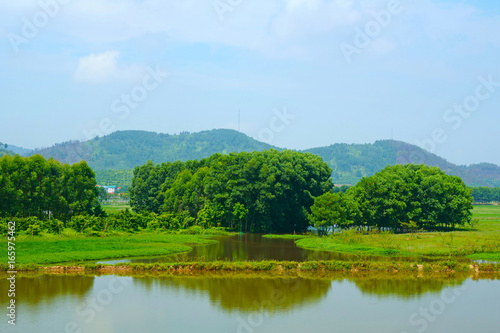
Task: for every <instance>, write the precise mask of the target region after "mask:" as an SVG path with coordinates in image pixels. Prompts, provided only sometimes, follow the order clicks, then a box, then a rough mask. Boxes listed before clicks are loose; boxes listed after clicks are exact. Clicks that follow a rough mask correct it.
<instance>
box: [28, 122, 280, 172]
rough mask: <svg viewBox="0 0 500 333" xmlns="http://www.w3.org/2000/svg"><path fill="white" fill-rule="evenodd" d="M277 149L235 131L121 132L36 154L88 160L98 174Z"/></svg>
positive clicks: (65, 159) (41, 150) (70, 143)
mask: <svg viewBox="0 0 500 333" xmlns="http://www.w3.org/2000/svg"><path fill="white" fill-rule="evenodd" d="M270 148H276V147H273V146H271V145H268V144H266V143H262V142H259V141H257V140H254V139H252V138H250V137H249V136H247V135H245V134H242V133H239V132H237V131H234V130H228V129H218V130H211V131H203V132H198V133H188V132H183V133H180V134H177V135H169V134H158V133H154V132H145V131H120V132H115V133H112V134H110V135H107V136H104V137H100V138H94V139H92V140H90V141H85V142H78V141H70V142H65V143H61V144H56V145H54V146H52V147H50V148H44V149H37V150H35V151H33V152H32V154H41V155H43V156H44V157H46V158H48V157H53V158H55V159H56V160H59V161H61V162H66V163H70V164H71V163H76V162H79V161H80V160H82V159H84V160H86V161H87V163H88V164H89V165H90V166H91V167H92V168H93V169H94V170H110V169H111V170H117V169H133V168H135V167H136V166H137V165H142V164H144V163H146V162H147V161H148V160H152V161H153V162H155V163H161V162H167V161H176V160H181V161H187V160H193V159H202V158H205V157H208V156H210V155H213V154H215V153H230V152H242V151H261V150H267V149H270Z"/></svg>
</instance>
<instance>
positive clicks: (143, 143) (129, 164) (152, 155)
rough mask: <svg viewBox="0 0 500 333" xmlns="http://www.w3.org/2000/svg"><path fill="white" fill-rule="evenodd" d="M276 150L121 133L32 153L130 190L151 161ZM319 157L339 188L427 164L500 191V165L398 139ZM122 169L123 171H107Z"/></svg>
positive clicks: (241, 137) (230, 134) (224, 138)
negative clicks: (467, 162) (82, 164)
mask: <svg viewBox="0 0 500 333" xmlns="http://www.w3.org/2000/svg"><path fill="white" fill-rule="evenodd" d="M270 148H274V149H280V148H277V147H273V146H271V145H268V144H266V143H262V142H259V141H257V140H254V139H252V138H250V137H248V136H247V135H245V134H243V133H240V132H237V131H234V130H228V129H218V130H211V131H203V132H198V133H187V132H183V133H180V134H177V135H169V134H158V133H153V132H145V131H120V132H115V133H112V134H110V135H108V136H104V137H98V138H95V139H92V140H90V141H85V142H78V141H70V142H65V143H61V144H56V145H54V146H53V147H50V148H45V149H37V150H35V151H33V152H32V153H31V154H41V155H43V156H45V157H46V158H48V157H53V158H55V159H57V160H59V161H61V162H66V163H70V164H72V163H76V162H79V161H80V160H82V159H84V160H86V161H87V163H89V165H90V166H91V167H92V168H93V169H94V170H96V176H97V180H98V183H100V184H102V185H118V186H121V187H126V186H127V185H128V184H127V181H126V178H128V177H130V176H129V175H131V172H130V171H126V172H125V171H123V170H130V169H133V168H134V167H135V166H137V165H142V164H144V163H146V162H147V161H148V160H152V161H153V162H155V163H161V162H167V161H175V160H181V161H186V160H191V159H201V158H205V157H208V156H210V155H212V154H214V153H230V152H241V151H262V150H267V149H270ZM304 152H310V153H313V154H316V155H319V156H321V157H322V158H323V160H324V161H326V162H327V163H328V164H329V165H330V167H331V168H332V170H333V173H332V179H333V181H334V183H335V184H350V185H354V184H356V183H357V182H358V181H359V180H360V179H361V178H362V177H365V176H371V175H373V174H375V173H376V172H378V171H380V170H381V169H383V168H384V167H386V166H387V165H395V164H406V163H417V164H420V163H423V164H426V165H429V166H437V167H439V168H441V169H442V170H444V171H445V172H446V173H448V174H450V175H456V176H459V177H461V178H462V179H463V180H464V181H465V183H466V184H468V185H470V186H490V187H491V186H496V187H499V186H500V166H498V165H494V164H488V163H481V164H474V165H471V166H459V165H455V164H453V163H450V162H448V161H446V160H445V159H443V158H441V157H439V156H437V155H435V154H432V153H430V152H427V151H425V150H423V149H421V148H420V147H417V146H414V145H411V144H408V143H405V142H401V141H394V140H384V141H376V142H375V143H373V144H344V143H342V144H334V145H330V146H327V147H319V148H312V149H307V150H305V151H304ZM106 170H122V171H119V172H118V171H116V172H113V171H106Z"/></svg>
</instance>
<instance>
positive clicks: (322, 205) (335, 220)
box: [309, 192, 361, 235]
mask: <svg viewBox="0 0 500 333" xmlns="http://www.w3.org/2000/svg"><path fill="white" fill-rule="evenodd" d="M360 214H361V212H360V210H359V207H358V203H357V201H356V200H352V198H351V197H349V196H347V195H344V193H343V192H338V193H336V194H333V193H331V192H327V193H325V194H323V195H320V196H319V197H316V198H315V199H314V205H313V206H312V207H311V214H309V222H310V223H311V224H312V225H314V226H315V227H316V228H318V231H319V234H320V235H324V234H326V230H327V229H328V228H331V227H338V228H341V229H344V228H349V227H351V226H352V225H353V224H354V222H355V221H356V220H359V217H360Z"/></svg>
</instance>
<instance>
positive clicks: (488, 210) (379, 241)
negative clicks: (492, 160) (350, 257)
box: [296, 206, 500, 260]
mask: <svg viewBox="0 0 500 333" xmlns="http://www.w3.org/2000/svg"><path fill="white" fill-rule="evenodd" d="M473 218H474V219H477V221H478V223H477V224H476V225H475V226H474V228H472V229H471V228H463V229H461V230H457V231H454V232H446V233H445V232H443V233H441V232H421V233H415V234H398V235H395V234H389V233H373V234H369V235H362V234H359V233H356V232H344V233H342V234H335V235H334V236H329V237H307V238H302V239H298V240H297V241H296V244H297V246H299V247H302V248H305V249H309V250H324V251H335V252H343V253H352V254H358V255H398V256H401V255H403V256H453V257H459V256H466V257H468V258H471V259H482V260H500V206H475V207H474V216H473Z"/></svg>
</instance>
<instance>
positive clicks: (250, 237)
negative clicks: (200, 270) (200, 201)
mask: <svg viewBox="0 0 500 333" xmlns="http://www.w3.org/2000/svg"><path fill="white" fill-rule="evenodd" d="M215 239H216V240H218V243H217V244H211V245H203V246H196V247H194V248H193V250H192V251H191V252H189V253H183V254H177V255H173V256H156V257H150V258H134V259H120V260H104V261H99V262H98V263H103V264H117V263H155V262H178V261H200V260H201V261H215V260H226V261H244V260H255V261H260V260H280V261H311V260H343V261H347V260H357V259H358V258H359V256H357V255H352V254H343V253H336V252H328V251H311V250H306V249H302V248H299V247H297V246H296V245H295V243H294V241H293V240H289V239H270V238H265V237H262V235H258V234H243V235H237V236H232V237H217V238H215ZM372 259H375V260H410V261H415V260H417V259H420V260H424V258H394V257H393V258H392V259H390V258H387V257H373V258H372Z"/></svg>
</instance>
